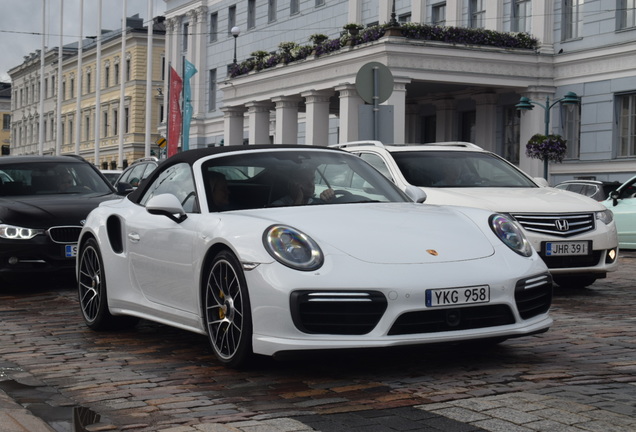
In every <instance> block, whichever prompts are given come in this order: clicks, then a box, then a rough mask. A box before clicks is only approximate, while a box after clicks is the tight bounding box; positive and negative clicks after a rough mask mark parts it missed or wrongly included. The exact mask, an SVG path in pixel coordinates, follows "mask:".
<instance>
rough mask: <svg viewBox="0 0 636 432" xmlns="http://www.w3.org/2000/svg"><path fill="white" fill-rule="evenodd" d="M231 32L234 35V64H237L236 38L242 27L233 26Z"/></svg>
mask: <svg viewBox="0 0 636 432" xmlns="http://www.w3.org/2000/svg"><path fill="white" fill-rule="evenodd" d="M230 33H232V36H233V37H234V66H236V39H237V38H238V36H239V34H241V29H240V28H238V27H237V26H234V27H232V30H230Z"/></svg>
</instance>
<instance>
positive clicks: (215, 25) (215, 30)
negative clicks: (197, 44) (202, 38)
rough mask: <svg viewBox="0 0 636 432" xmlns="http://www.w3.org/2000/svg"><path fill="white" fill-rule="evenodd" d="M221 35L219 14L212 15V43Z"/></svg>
mask: <svg viewBox="0 0 636 432" xmlns="http://www.w3.org/2000/svg"><path fill="white" fill-rule="evenodd" d="M218 33H219V14H218V13H217V12H214V13H212V14H210V42H216V40H217V38H218Z"/></svg>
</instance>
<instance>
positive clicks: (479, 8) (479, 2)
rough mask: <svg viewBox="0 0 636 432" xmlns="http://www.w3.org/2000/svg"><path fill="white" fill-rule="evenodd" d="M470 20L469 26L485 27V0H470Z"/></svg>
mask: <svg viewBox="0 0 636 432" xmlns="http://www.w3.org/2000/svg"><path fill="white" fill-rule="evenodd" d="M469 7H470V20H469V23H468V27H470V28H484V27H485V25H484V24H485V23H484V19H485V18H486V11H485V10H484V0H470V4H469Z"/></svg>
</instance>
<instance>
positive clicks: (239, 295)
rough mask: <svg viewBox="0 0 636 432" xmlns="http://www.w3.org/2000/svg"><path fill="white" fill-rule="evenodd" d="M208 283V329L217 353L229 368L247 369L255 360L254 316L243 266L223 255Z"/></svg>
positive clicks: (211, 269) (211, 270)
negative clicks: (253, 351)
mask: <svg viewBox="0 0 636 432" xmlns="http://www.w3.org/2000/svg"><path fill="white" fill-rule="evenodd" d="M205 283H206V285H205V295H204V296H205V311H204V314H205V327H206V330H207V332H208V337H209V339H210V344H211V345H212V349H213V350H214V354H215V355H216V357H217V358H218V359H219V361H220V362H221V363H223V364H224V365H226V366H230V367H240V366H244V365H246V364H247V363H248V362H249V360H250V359H251V357H252V314H251V308H250V300H249V296H248V293H247V284H246V282H245V275H244V274H243V270H242V268H241V264H240V263H239V261H238V260H237V259H236V257H235V256H234V255H233V254H232V253H230V252H229V251H222V252H220V253H219V254H217V255H216V256H215V257H214V260H213V261H212V263H211V265H210V266H209V267H208V275H207V278H206V279H205Z"/></svg>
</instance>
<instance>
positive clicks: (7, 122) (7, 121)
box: [2, 114, 11, 130]
mask: <svg viewBox="0 0 636 432" xmlns="http://www.w3.org/2000/svg"><path fill="white" fill-rule="evenodd" d="M10 128H11V114H3V115H2V129H3V130H9V129H10Z"/></svg>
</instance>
